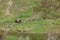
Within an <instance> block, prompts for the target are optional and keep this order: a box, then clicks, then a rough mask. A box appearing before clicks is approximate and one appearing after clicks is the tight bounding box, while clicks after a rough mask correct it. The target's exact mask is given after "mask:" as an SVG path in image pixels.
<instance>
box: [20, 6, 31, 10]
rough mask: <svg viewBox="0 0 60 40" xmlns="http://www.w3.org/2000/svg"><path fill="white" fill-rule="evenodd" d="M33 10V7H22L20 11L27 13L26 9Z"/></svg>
mask: <svg viewBox="0 0 60 40" xmlns="http://www.w3.org/2000/svg"><path fill="white" fill-rule="evenodd" d="M29 8H32V6H28V7H27V6H26V7H22V8H21V9H19V10H20V11H25V10H26V9H29Z"/></svg>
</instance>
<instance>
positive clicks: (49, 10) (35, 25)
mask: <svg viewBox="0 0 60 40" xmlns="http://www.w3.org/2000/svg"><path fill="white" fill-rule="evenodd" d="M17 21H18V22H17ZM0 29H1V30H7V31H9V30H13V31H20V32H36V33H40V32H60V31H59V30H60V1H59V0H0ZM11 40H15V39H11ZM16 40H18V39H16ZM27 40H28V39H27Z"/></svg>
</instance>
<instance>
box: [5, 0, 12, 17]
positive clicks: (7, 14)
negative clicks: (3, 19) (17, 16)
mask: <svg viewBox="0 0 60 40" xmlns="http://www.w3.org/2000/svg"><path fill="white" fill-rule="evenodd" d="M12 4H13V2H12V0H10V1H8V3H7V5H8V7H7V9H6V10H5V15H6V16H9V15H11V13H10V11H9V9H10V7H11V6H12Z"/></svg>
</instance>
